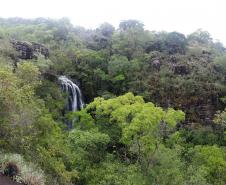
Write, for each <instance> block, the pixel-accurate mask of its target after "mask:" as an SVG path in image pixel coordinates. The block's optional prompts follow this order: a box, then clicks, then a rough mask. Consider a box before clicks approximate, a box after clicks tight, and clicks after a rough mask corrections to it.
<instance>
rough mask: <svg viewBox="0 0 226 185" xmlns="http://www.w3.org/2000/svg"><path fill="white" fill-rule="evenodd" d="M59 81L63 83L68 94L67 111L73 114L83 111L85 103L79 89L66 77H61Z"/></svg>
mask: <svg viewBox="0 0 226 185" xmlns="http://www.w3.org/2000/svg"><path fill="white" fill-rule="evenodd" d="M58 79H59V81H60V83H61V88H62V90H63V91H65V92H66V93H68V103H67V107H66V109H67V110H68V111H72V112H75V111H78V110H81V109H83V107H84V103H83V100H82V93H81V91H80V89H79V87H78V86H77V85H76V84H75V83H73V82H72V81H71V80H69V79H68V78H67V77H66V76H60V77H59V78H58Z"/></svg>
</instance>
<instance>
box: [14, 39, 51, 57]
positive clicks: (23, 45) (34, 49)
mask: <svg viewBox="0 0 226 185" xmlns="http://www.w3.org/2000/svg"><path fill="white" fill-rule="evenodd" d="M11 43H12V45H13V47H14V48H15V49H16V50H17V51H18V52H19V54H20V55H19V58H21V59H25V60H27V59H33V58H37V57H38V55H40V54H41V55H43V56H44V57H45V58H48V57H49V50H48V49H47V48H46V47H45V46H43V45H42V44H38V43H35V42H27V41H17V40H11Z"/></svg>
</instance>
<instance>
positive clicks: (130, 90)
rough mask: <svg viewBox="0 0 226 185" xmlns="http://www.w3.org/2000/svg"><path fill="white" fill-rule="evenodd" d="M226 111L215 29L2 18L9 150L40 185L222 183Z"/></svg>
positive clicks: (0, 142) (225, 62)
mask: <svg viewBox="0 0 226 185" xmlns="http://www.w3.org/2000/svg"><path fill="white" fill-rule="evenodd" d="M60 76H65V77H64V78H62V77H61V79H63V80H64V83H65V84H66V85H65V84H64V85H65V86H64V91H62V89H61V88H60V85H61V86H62V82H59V79H60V78H59V77H60ZM66 77H67V78H66ZM60 83H61V84H60ZM68 84H69V85H70V87H72V86H73V84H74V86H73V92H72V91H70V90H68V89H67V88H68V86H69V85H68ZM65 89H67V90H65ZM80 90H81V92H82V96H81V95H80ZM65 92H66V93H65ZM78 92H79V93H78ZM72 95H73V96H77V97H76V98H77V99H76V101H80V99H83V101H82V100H81V102H80V105H79V106H74V107H73V108H71V107H70V106H69V104H67V101H69V102H70V101H74V100H71V99H70V97H72ZM79 96H81V97H79ZM83 102H84V104H83ZM76 103H77V102H76ZM71 104H72V102H70V105H71ZM225 104H226V48H225V47H224V46H223V44H222V43H220V42H215V41H214V40H213V39H212V38H211V35H210V34H209V33H208V32H207V31H203V30H201V29H200V30H197V31H195V32H194V33H191V34H189V35H187V36H185V35H184V34H182V33H178V32H155V31H149V30H145V29H144V24H143V23H142V22H139V21H137V20H126V21H122V22H121V23H120V24H119V27H118V28H115V27H113V26H112V25H111V24H109V23H103V24H102V25H100V26H99V27H98V28H97V29H94V30H89V29H85V28H83V27H78V26H73V25H72V24H71V23H70V21H69V20H68V19H66V18H63V19H60V20H52V19H44V18H38V19H22V18H9V19H0V146H1V148H2V151H1V152H2V153H3V154H7V155H12V154H10V153H17V154H20V155H21V156H23V158H24V159H25V160H26V161H27V162H28V163H30V162H32V163H35V165H34V166H33V165H32V167H31V168H29V169H32V170H34V171H35V172H37V173H36V175H34V177H37V176H38V177H40V178H37V179H42V178H43V179H44V180H43V179H42V180H40V181H41V183H39V184H40V185H42V184H59V185H61V184H62V185H64V184H65V185H66V184H76V185H77V184H78V185H86V184H87V185H95V184H98V185H107V184H109V185H110V184H113V185H119V184H127V185H138V184H139V185H140V184H144V185H146V184H147V185H149V184H160V185H166V184H170V185H171V184H172V185H173V184H181V185H182V184H184V185H188V184H189V185H193V184H194V185H195V184H201V185H202V184H203V185H204V184H215V185H220V184H222V185H223V184H225V183H226V176H225V169H226V155H225V145H226V140H225V137H226V136H225V128H226V125H225V115H226V111H224V109H225V106H226V105H225ZM71 110H73V111H71ZM12 159H14V158H12ZM21 160H22V159H21ZM10 161H11V159H10V160H9V161H8V162H10ZM15 163H16V165H19V166H20V164H21V163H20V162H19V161H18V160H17V162H15ZM25 163H26V162H25ZM0 164H1V165H0V166H2V170H3V171H4V169H8V168H7V167H6V166H7V165H6V166H4V165H5V162H4V160H2V161H1V159H0ZM3 164H4V165H3ZM25 166H26V165H25ZM39 168H40V169H39ZM10 169H11V168H10ZM25 171H26V170H25ZM40 171H41V172H40ZM21 174H23V173H21ZM21 174H20V173H19V172H18V174H17V175H18V176H21ZM40 174H42V175H40ZM44 174H45V175H44ZM162 174H164V175H162ZM22 177H23V178H25V177H26V173H25V172H24V176H22ZM25 179H26V178H25ZM22 182H24V181H23V180H22ZM44 182H45V183H44ZM24 183H25V182H24ZM37 184H38V182H37ZM34 185H35V184H34Z"/></svg>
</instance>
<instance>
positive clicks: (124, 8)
mask: <svg viewBox="0 0 226 185" xmlns="http://www.w3.org/2000/svg"><path fill="white" fill-rule="evenodd" d="M0 2H1V5H0V17H24V18H36V17H49V18H61V17H68V18H70V20H71V22H72V23H73V24H74V25H80V26H84V27H86V28H96V27H98V26H99V25H100V24H101V23H103V22H109V23H111V24H113V25H114V26H115V27H117V26H118V24H119V22H120V21H121V20H126V19H137V20H140V21H142V22H143V23H144V24H145V28H146V29H148V30H156V31H162V30H165V31H179V32H182V33H184V34H189V33H191V32H193V31H195V30H197V29H198V28H202V29H204V30H207V31H208V32H210V34H211V35H212V37H213V38H214V39H219V40H220V41H221V42H223V43H224V45H225V46H226V0H0Z"/></svg>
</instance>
